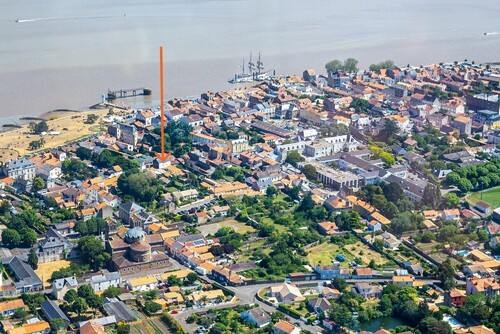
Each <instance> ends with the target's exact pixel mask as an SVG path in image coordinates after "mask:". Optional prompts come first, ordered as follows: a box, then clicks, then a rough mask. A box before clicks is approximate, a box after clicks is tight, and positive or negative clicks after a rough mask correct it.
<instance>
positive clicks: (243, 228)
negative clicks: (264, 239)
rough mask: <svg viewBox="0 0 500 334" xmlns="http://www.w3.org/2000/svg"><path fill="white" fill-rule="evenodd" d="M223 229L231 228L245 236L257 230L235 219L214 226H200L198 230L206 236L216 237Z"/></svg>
mask: <svg viewBox="0 0 500 334" xmlns="http://www.w3.org/2000/svg"><path fill="white" fill-rule="evenodd" d="M222 227H230V228H233V229H234V230H235V231H236V232H238V233H241V234H245V233H247V232H250V233H252V232H255V229H254V228H253V227H252V226H247V225H245V224H244V223H240V222H238V221H236V220H234V219H228V220H223V221H220V222H218V223H214V224H206V225H202V226H198V230H199V231H200V232H201V233H202V234H203V235H204V236H207V235H209V234H212V235H214V234H215V233H216V232H217V231H218V230H219V229H220V228H222Z"/></svg>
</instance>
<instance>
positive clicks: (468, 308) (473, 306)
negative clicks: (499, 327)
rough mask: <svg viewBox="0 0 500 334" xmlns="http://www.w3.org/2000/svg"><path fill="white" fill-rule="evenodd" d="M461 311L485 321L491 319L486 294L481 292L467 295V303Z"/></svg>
mask: <svg viewBox="0 0 500 334" xmlns="http://www.w3.org/2000/svg"><path fill="white" fill-rule="evenodd" d="M461 311H462V312H463V313H464V314H465V315H466V316H468V317H470V318H472V319H474V320H478V321H480V322H483V323H484V322H486V321H487V320H488V319H489V317H490V313H491V312H490V308H489V307H488V305H487V300H486V296H485V295H483V294H481V293H477V294H474V295H467V297H466V298H465V305H464V306H463V308H462V309H461Z"/></svg>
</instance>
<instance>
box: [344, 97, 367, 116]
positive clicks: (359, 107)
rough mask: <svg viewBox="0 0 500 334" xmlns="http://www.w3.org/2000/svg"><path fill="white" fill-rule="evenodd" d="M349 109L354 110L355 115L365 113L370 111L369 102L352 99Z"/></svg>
mask: <svg viewBox="0 0 500 334" xmlns="http://www.w3.org/2000/svg"><path fill="white" fill-rule="evenodd" d="M349 107H351V108H353V109H354V110H356V112H357V113H365V112H367V111H368V110H369V109H370V102H368V101H367V100H364V99H354V100H353V101H352V102H351V105H350V106H349Z"/></svg>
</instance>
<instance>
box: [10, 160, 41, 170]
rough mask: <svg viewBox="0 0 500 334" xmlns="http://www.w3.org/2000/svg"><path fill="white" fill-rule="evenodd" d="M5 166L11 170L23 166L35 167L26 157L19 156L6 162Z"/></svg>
mask: <svg viewBox="0 0 500 334" xmlns="http://www.w3.org/2000/svg"><path fill="white" fill-rule="evenodd" d="M5 167H6V168H7V170H9V171H11V170H17V169H24V168H35V164H34V163H32V162H31V161H29V160H28V159H26V158H21V159H16V160H11V161H9V162H7V164H6V166H5Z"/></svg>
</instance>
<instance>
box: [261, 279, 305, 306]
mask: <svg viewBox="0 0 500 334" xmlns="http://www.w3.org/2000/svg"><path fill="white" fill-rule="evenodd" d="M269 296H270V297H273V298H275V299H276V300H277V301H278V303H283V304H290V303H292V302H300V301H303V300H305V298H304V296H302V293H301V292H300V290H299V288H297V287H296V286H295V285H292V284H289V283H283V284H280V285H278V286H272V287H271V290H270V291H269Z"/></svg>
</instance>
